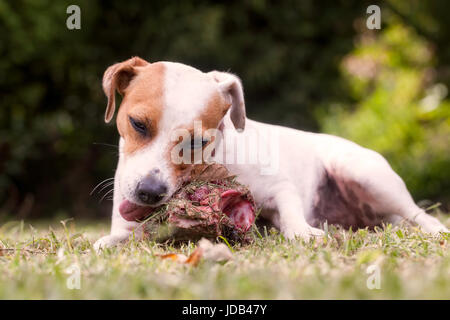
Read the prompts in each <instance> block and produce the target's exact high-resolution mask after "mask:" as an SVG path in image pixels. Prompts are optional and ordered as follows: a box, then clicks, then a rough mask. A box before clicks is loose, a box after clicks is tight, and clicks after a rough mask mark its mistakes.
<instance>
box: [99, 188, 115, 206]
mask: <svg viewBox="0 0 450 320" xmlns="http://www.w3.org/2000/svg"><path fill="white" fill-rule="evenodd" d="M113 191H114V188H112V189H111V190H109V191H108V192H107V193H105V195H104V196H103V197H102V198H101V199H100V201H99V203H101V202H102V201H103V200H104V199H105V198H106V197H107V196H108V195H109V194H111V192H113Z"/></svg>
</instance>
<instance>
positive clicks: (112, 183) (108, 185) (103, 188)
mask: <svg viewBox="0 0 450 320" xmlns="http://www.w3.org/2000/svg"><path fill="white" fill-rule="evenodd" d="M112 185H114V181H112V182H109V183H107V184H105V185H103V187H102V188H101V189H100V190H99V191H98V193H99V194H101V193H102V191H103V190H105V189H106V188H109V187H111V186H112Z"/></svg>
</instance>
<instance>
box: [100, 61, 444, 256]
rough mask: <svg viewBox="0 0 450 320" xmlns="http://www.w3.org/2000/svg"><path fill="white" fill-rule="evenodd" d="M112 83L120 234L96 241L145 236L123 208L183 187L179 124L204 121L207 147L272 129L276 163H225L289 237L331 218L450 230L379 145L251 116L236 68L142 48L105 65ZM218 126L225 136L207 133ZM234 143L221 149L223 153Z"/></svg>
mask: <svg viewBox="0 0 450 320" xmlns="http://www.w3.org/2000/svg"><path fill="white" fill-rule="evenodd" d="M103 89H104V91H105V94H106V96H107V97H108V105H107V108H106V114H105V121H106V122H109V121H111V119H112V118H113V116H114V111H115V93H116V91H118V92H119V93H120V94H121V95H122V96H123V99H122V103H121V107H120V109H119V111H118V115H117V121H116V122H117V128H118V130H119V134H120V141H119V162H118V166H117V170H116V173H115V180H114V196H113V198H114V203H113V210H112V226H111V234H110V235H107V236H105V237H102V238H101V239H99V240H98V241H97V242H96V243H95V245H94V248H95V249H96V250H98V249H100V248H103V247H109V246H113V245H116V244H118V243H119V242H123V241H126V240H128V239H129V237H130V236H131V235H133V236H134V237H135V238H141V237H142V236H143V232H142V231H141V229H142V228H137V227H138V226H139V223H138V222H136V221H128V220H129V219H127V220H125V219H124V218H123V217H122V215H121V211H123V210H126V211H127V212H128V213H129V212H130V211H131V212H132V211H133V210H135V211H139V209H140V208H147V209H148V207H156V206H159V205H161V204H162V203H164V202H165V201H166V200H167V199H168V198H170V196H171V195H172V194H173V193H174V192H175V191H176V190H177V188H178V187H179V185H180V181H181V179H182V177H183V175H184V174H185V173H186V170H188V168H189V167H190V165H189V164H186V163H176V162H174V161H173V159H172V157H171V151H172V149H174V148H175V146H176V144H177V139H175V140H174V139H173V134H172V133H173V132H175V131H176V130H179V129H184V130H187V131H188V132H191V133H192V132H194V129H193V127H194V122H196V121H197V123H198V122H199V123H200V124H201V127H200V128H201V129H200V131H201V132H200V134H201V135H203V137H207V138H206V139H205V138H201V139H202V140H201V145H200V149H203V148H205V147H207V146H208V145H209V146H210V147H211V146H213V147H214V148H216V149H217V150H218V149H220V146H221V145H223V144H227V143H228V142H231V143H232V142H235V143H236V144H238V143H239V141H242V140H245V139H249V136H251V135H254V134H255V133H256V135H260V136H262V137H263V138H264V137H265V138H266V140H264V139H263V140H262V141H263V145H264V141H267V142H269V139H271V141H272V140H274V139H273V137H276V139H275V140H276V141H275V142H276V143H275V144H274V146H273V148H272V147H271V148H272V151H273V150H275V153H273V152H272V155H271V157H272V158H273V156H274V155H275V156H276V161H277V164H278V167H277V168H275V170H269V172H264V169H267V168H263V167H262V166H263V165H262V163H261V161H256V162H252V163H249V162H248V161H247V162H245V161H241V163H239V161H238V163H236V162H233V161H230V162H231V163H228V162H227V161H223V163H224V165H225V166H226V167H227V169H228V170H229V171H230V173H231V174H233V175H236V176H237V177H238V180H239V182H241V183H243V184H245V185H247V186H248V187H249V188H250V190H251V192H252V193H253V196H254V199H255V201H256V203H257V205H258V206H261V207H263V211H262V212H261V215H262V216H263V217H264V218H266V219H268V220H269V221H270V222H271V223H273V225H275V226H276V227H277V228H279V230H280V231H281V232H282V233H283V235H284V236H285V237H286V238H288V239H292V238H295V237H301V238H304V239H308V238H310V237H311V236H321V235H323V234H324V232H323V231H322V230H320V229H318V228H319V227H320V225H321V224H323V223H324V222H325V221H327V223H330V224H338V225H341V226H343V227H346V228H349V227H352V228H353V229H355V228H364V227H369V228H373V227H374V226H379V225H381V223H382V222H390V223H397V222H399V221H401V220H406V221H409V222H411V223H413V224H416V225H419V226H420V227H422V229H423V230H424V231H426V232H429V233H432V234H437V233H439V232H449V231H448V229H447V228H446V227H445V226H444V225H442V224H441V223H440V222H439V221H438V220H437V219H436V218H434V217H432V216H430V215H428V214H427V213H425V211H424V210H422V209H421V208H419V207H418V206H417V205H416V204H415V203H414V201H413V199H412V197H411V195H410V194H409V192H408V190H407V189H406V186H405V183H404V182H403V180H402V179H401V178H400V177H399V176H398V175H397V174H396V173H395V172H394V171H393V170H392V169H391V167H390V166H389V164H388V163H387V161H386V160H385V159H384V158H383V157H382V156H381V155H380V154H378V153H376V152H374V151H372V150H368V149H366V148H363V147H361V146H359V145H357V144H355V143H353V142H350V141H348V140H345V139H342V138H339V137H336V136H331V135H327V134H315V133H309V132H304V131H300V130H294V129H290V128H286V127H281V126H274V125H269V124H263V123H260V122H256V121H252V120H249V119H247V118H246V115H245V103H244V95H243V89H242V85H241V81H240V80H239V78H238V77H236V76H235V75H233V74H230V73H226V72H218V71H212V72H208V73H203V72H201V71H199V70H197V69H195V68H193V67H190V66H187V65H184V64H180V63H173V62H155V63H149V62H147V61H145V60H143V59H141V58H138V57H134V58H131V59H129V60H126V61H124V62H121V63H117V64H114V65H112V66H110V67H109V68H108V69H107V70H106V72H105V74H104V76H103ZM210 129H217V130H219V131H220V132H221V133H223V136H222V138H217V139H214V140H213V139H208V133H207V131H208V130H210ZM232 149H233V148H226V147H225V148H222V149H221V150H222V153H223V154H221V155H224V157H222V160H223V159H224V158H225V159H228V158H227V157H228V153H230V152H231V151H233V150H234V149H233V150H232ZM269 152H270V150H269ZM213 155H214V152H213ZM215 156H216V157H217V153H216V154H215ZM263 158H264V157H263Z"/></svg>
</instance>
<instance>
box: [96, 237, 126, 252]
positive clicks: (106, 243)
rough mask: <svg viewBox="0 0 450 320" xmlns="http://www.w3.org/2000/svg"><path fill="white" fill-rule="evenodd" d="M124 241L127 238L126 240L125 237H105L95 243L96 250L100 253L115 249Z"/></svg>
mask: <svg viewBox="0 0 450 320" xmlns="http://www.w3.org/2000/svg"><path fill="white" fill-rule="evenodd" d="M124 240H126V238H124V237H123V236H117V235H113V234H111V235H108V236H104V237H102V238H100V239H98V240H97V241H96V242H95V243H94V250H95V251H97V252H98V251H100V250H101V249H105V248H110V247H114V246H115V245H117V244H119V243H121V242H123V241H124Z"/></svg>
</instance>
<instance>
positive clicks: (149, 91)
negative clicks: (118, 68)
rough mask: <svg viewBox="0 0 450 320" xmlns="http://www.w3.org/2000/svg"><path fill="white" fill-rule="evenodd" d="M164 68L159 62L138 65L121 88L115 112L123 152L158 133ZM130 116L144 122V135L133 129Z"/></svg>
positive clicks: (126, 152) (140, 145)
mask: <svg viewBox="0 0 450 320" xmlns="http://www.w3.org/2000/svg"><path fill="white" fill-rule="evenodd" d="M164 72H165V66H164V64H163V63H161V62H157V63H153V64H149V65H148V66H146V67H143V68H140V69H139V71H138V72H137V74H136V75H135V77H134V78H133V79H132V80H131V82H130V84H129V85H128V86H127V87H126V88H125V90H124V97H123V100H122V104H121V106H120V109H119V113H118V115H117V129H118V130H119V133H120V136H121V137H123V138H124V139H125V145H124V152H125V154H131V153H133V152H135V151H136V150H138V149H140V148H142V147H143V146H145V145H147V144H149V143H151V141H152V140H153V139H154V138H155V137H156V135H157V134H158V124H159V121H160V119H161V117H162V110H163V108H164V101H163V99H164ZM130 116H131V117H132V118H134V119H136V120H138V121H140V122H142V123H145V124H146V126H147V130H148V134H147V135H146V136H142V135H141V134H140V133H138V132H136V130H135V129H134V128H133V127H132V125H131V123H130V121H129V117H130Z"/></svg>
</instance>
